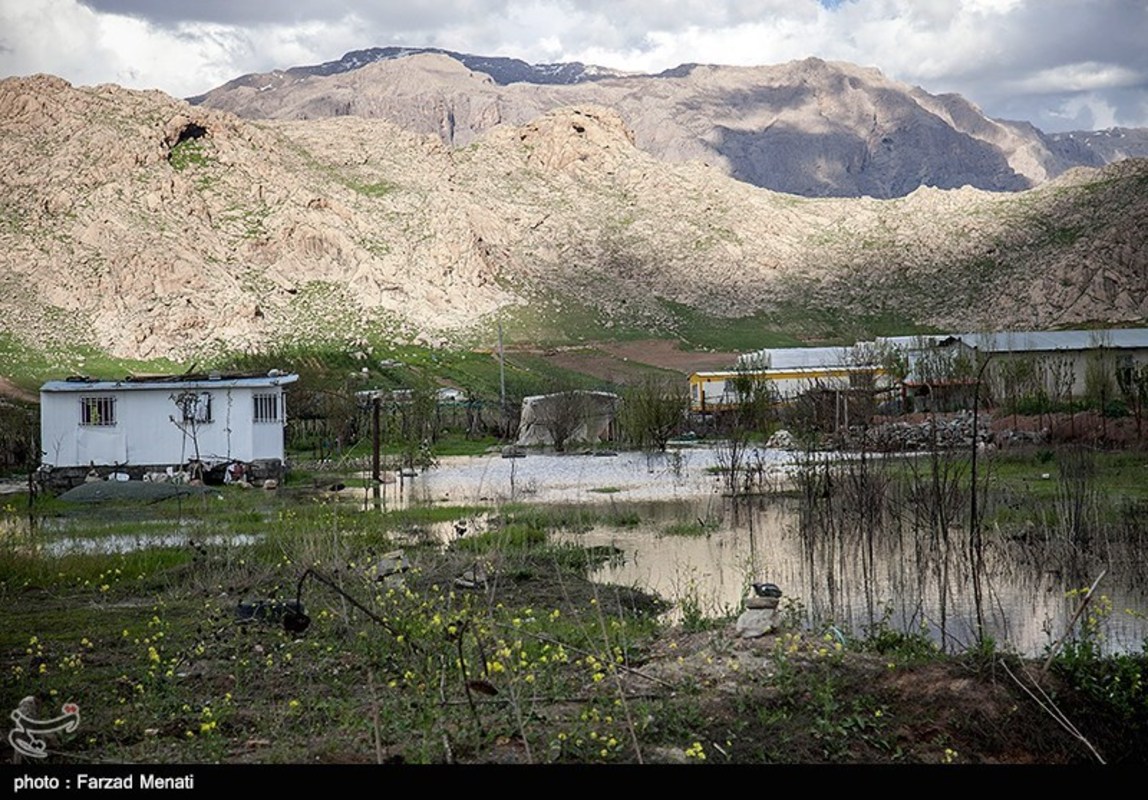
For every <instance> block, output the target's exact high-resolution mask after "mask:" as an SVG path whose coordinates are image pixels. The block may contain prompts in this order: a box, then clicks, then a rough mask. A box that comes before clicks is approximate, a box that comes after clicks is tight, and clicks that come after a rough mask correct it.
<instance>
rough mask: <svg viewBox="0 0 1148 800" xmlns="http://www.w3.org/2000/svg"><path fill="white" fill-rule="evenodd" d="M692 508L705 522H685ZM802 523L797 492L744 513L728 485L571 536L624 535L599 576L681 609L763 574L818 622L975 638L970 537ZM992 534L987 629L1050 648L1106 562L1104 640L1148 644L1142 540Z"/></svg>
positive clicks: (1019, 646)
mask: <svg viewBox="0 0 1148 800" xmlns="http://www.w3.org/2000/svg"><path fill="white" fill-rule="evenodd" d="M699 520H700V521H699ZM691 521H693V522H694V523H695V525H696V532H697V535H682V534H683V532H689V523H690V522H691ZM702 522H708V524H707V525H706V526H705V527H704V528H703V526H702V524H701V523H702ZM800 523H801V519H800V514H799V510H798V504H797V503H796V502H794V501H788V500H769V501H754V502H750V503H742V504H740V506H739V508H738V510H737V513H736V514H735V513H734V512H733V508H732V506H731V502H730V501H729V500H728V499H726V500H725V501H724V502H720V503H714V502H701V503H699V502H693V503H677V504H662V505H661V507H659V508H654V507H649V508H647V509H645V510H644V511H643V523H642V524H640V525H638V526H636V527H630V528H610V527H605V526H599V527H596V528H594V529H593V530H591V531H589V532H587V533H562V534H559V538H560V539H561V540H563V541H569V542H577V543H580V544H583V545H586V546H590V545H609V546H613V547H617V548H619V549H620V550H622V551H623V552H624V553H625V557H624V558H623V559H621V560H617V561H615V562H612V563H609V564H605V565H603V566H602V567H601V568H599V569H598V570H597V572H596V573H595V578H596V579H598V580H602V581H606V582H610V583H619V584H623V585H635V586H640V587H644V588H648V589H650V590H652V591H654V592H657V593H658V594H659V595H661V596H663V597H665V598H667V599H669V600H672V601H675V602H677V603H678V604H679V609H680V607H681V604H683V603H685V604H693V605H694V606H695V607H697V608H700V610H701V611H702V612H704V613H706V614H708V615H714V616H716V615H722V614H729V613H731V612H736V611H737V610H740V607H741V601H742V598H743V597H744V595H745V593H746V591H747V589H748V587H749V584H750V583H751V582H752V581H755V580H769V581H772V582H774V583H777V584H778V585H779V586H781V587H782V589H783V590H784V592H785V596H786V597H787V598H788V599H789V601H790V603H791V604H793V609H794V612H793V613H795V614H798V615H799V616H800V617H801V618H802V620H803V621H804V622H806V623H808V624H815V623H819V622H826V621H833V622H835V623H836V624H837V625H839V626H840V627H842V628H844V629H848V630H852V631H854V632H856V633H860V632H862V631H863V630H864V629H865V628H866V626H869V625H872V624H873V623H874V622H880V621H884V623H885V624H887V625H889V626H890V627H892V628H894V629H895V630H898V631H925V632H927V633H928V635H929V636H930V637H931V638H933V639H934V641H937V642H942V641H943V642H944V643H945V646H946V647H947V648H948V649H952V650H959V649H962V648H964V647H967V646H969V645H971V644H972V643H973V642H974V641H975V639H976V612H975V606H974V603H973V595H972V589H971V585H972V579H971V570H970V563H971V562H970V559H969V558H968V550H967V548H966V547H964V546H963V542H962V541H961V540H960V539H959V537H954V539H953V540H952V541H951V542H950V546H949V548H948V557H947V559H946V557H945V554H944V552H942V550H940V549H938V548H935V547H934V546H933V543H931V542H928V541H922V540H921V539H919V538H918V537H912V536H908V535H907V534H906V533H905V531H903V530H901V531H899V530H897V529H896V528H895V527H894V528H891V529H889V530H883V531H881V532H880V533H879V534H878V535H876V536H874V537H873V539H872V545H873V546H872V553H871V555H870V552H869V549H868V547H867V543H866V542H863V541H850V540H849V539H848V537H833V536H828V537H820V538H819V537H815V536H811V535H809V533H808V532H805V533H803V532H802V526H801V524H800ZM671 531H672V532H673V533H672V534H671V533H670V532H671ZM989 544H990V546H989V547H988V548H987V552H986V559H985V578H984V582H983V585H984V587H985V597H986V609H985V612H984V616H985V631H986V634H987V635H989V636H991V637H993V639H994V640H996V642H997V643H998V644H1000V645H1002V646H1007V647H1010V648H1012V649H1015V650H1017V651H1018V652H1020V653H1023V654H1026V655H1039V654H1040V653H1041V652H1042V651H1043V650H1044V649H1045V648H1046V646H1047V645H1048V644H1049V643H1050V642H1052V641H1053V640H1055V639H1056V638H1058V637H1059V636H1060V635H1062V634H1063V633H1064V632H1065V630H1066V627H1067V625H1068V622H1069V620H1070V619H1071V617H1072V615H1073V613H1074V612H1075V610H1076V608H1077V605H1078V603H1079V601H1078V599H1076V598H1068V597H1067V596H1066V595H1067V593H1068V592H1069V591H1071V590H1074V589H1082V588H1087V587H1088V586H1089V585H1090V584H1091V583H1092V581H1093V580H1094V579H1095V578H1096V577H1097V575H1099V574H1100V572H1101V571H1102V570H1105V569H1107V570H1108V571H1107V574H1106V575H1105V578H1104V580H1103V582H1102V583H1101V585H1100V587H1099V588H1098V590H1097V591H1098V593H1102V594H1104V595H1105V596H1106V597H1108V598H1109V599H1110V600H1111V603H1112V613H1111V614H1110V615H1109V616H1108V617H1107V619H1105V620H1104V621H1103V623H1102V627H1101V634H1102V637H1103V639H1104V641H1105V645H1106V647H1107V649H1108V650H1109V651H1111V652H1126V651H1133V652H1136V651H1139V650H1140V649H1141V646H1142V644H1143V642H1144V640H1145V638H1146V637H1148V621H1146V620H1145V617H1144V616H1143V613H1144V612H1145V611H1148V593H1146V592H1145V591H1144V581H1143V577H1142V574H1141V573H1142V571H1143V565H1138V564H1137V563H1136V560H1135V553H1132V552H1123V551H1122V549H1121V548H1120V547H1118V546H1112V547H1108V548H1106V551H1105V552H1104V553H1103V554H1091V555H1089V554H1082V553H1080V552H1077V551H1068V550H1064V551H1062V552H1057V548H1055V547H1054V546H1052V545H1048V544H1041V545H1033V544H1031V543H1027V544H1026V543H1022V542H1010V541H1007V540H1003V539H993V540H991V541H990V543H989ZM946 561H947V564H946ZM1128 611H1131V612H1133V613H1128ZM942 632H943V635H942Z"/></svg>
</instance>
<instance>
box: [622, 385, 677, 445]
mask: <svg viewBox="0 0 1148 800" xmlns="http://www.w3.org/2000/svg"><path fill="white" fill-rule="evenodd" d="M688 406H689V395H688V394H687V393H686V388H685V385H684V384H683V383H682V382H681V381H679V380H673V379H669V378H661V377H653V376H647V377H645V378H643V379H642V380H641V381H640V382H638V383H637V384H635V385H633V386H631V387H629V388H628V389H627V390H626V393H625V394H624V395H623V396H622V407H621V413H620V418H619V421H620V423H621V428H622V435H623V436H624V437H625V438H626V440H627V441H628V442H630V443H631V444H633V445H635V446H637V447H640V448H641V449H643V450H658V451H661V452H665V449H666V443H667V442H669V440H670V438H671V437H672V436H673V435H674V434H675V433H677V432H678V431H679V430H680V429H681V426H682V420H683V419H684V418H685V413H686V409H687V408H688Z"/></svg>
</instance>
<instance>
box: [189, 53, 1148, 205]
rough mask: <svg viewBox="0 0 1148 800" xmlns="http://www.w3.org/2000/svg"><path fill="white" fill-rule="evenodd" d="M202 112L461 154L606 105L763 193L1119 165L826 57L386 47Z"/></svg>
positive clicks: (660, 144)
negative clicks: (682, 58) (372, 128)
mask: <svg viewBox="0 0 1148 800" xmlns="http://www.w3.org/2000/svg"><path fill="white" fill-rule="evenodd" d="M376 56H377V57H376ZM509 63H513V64H514V65H515V67H514V69H510V68H508V67H506V64H509ZM523 65H525V66H523ZM193 99H194V100H195V101H196V102H197V103H201V104H204V105H207V106H210V107H215V108H221V109H224V110H229V111H232V112H233V113H236V114H238V115H240V116H244V117H246V118H251V119H257V118H279V119H289V118H293V119H314V118H320V117H328V116H347V115H355V116H366V117H372V118H381V119H387V120H389V121H391V122H394V123H396V124H398V125H400V126H402V127H405V128H407V129H409V130H413V131H416V132H419V133H433V134H435V135H437V136H439V138H440V139H441V140H442V141H443V142H444V143H446V144H449V145H452V146H466V145H467V144H469V143H470V142H471V141H472V140H473V139H474V138H475V137H476V136H478V135H480V134H481V133H482V132H483V131H485V130H487V129H489V128H490V127H492V126H493V125H496V124H502V123H510V124H524V123H526V122H528V121H529V120H530V119H533V118H534V117H536V116H538V115H539V114H542V113H544V112H546V111H548V110H551V109H553V108H557V107H560V106H570V105H578V104H587V103H588V104H593V105H602V106H608V107H611V108H614V109H615V110H617V111H618V112H619V113H620V114H621V115H622V117H623V119H624V120H625V121H626V124H627V125H628V126H629V127H630V128H631V129H632V130H633V131H634V133H635V138H636V141H637V143H638V146H639V147H641V148H642V149H644V150H646V151H648V152H650V153H652V154H654V155H655V156H657V157H659V158H662V159H664V160H667V161H671V162H675V163H676V162H681V161H687V160H691V159H696V160H700V161H702V162H704V163H709V164H711V165H713V166H717V167H718V168H720V169H722V170H723V171H725V172H726V173H727V174H729V175H732V176H733V177H735V178H737V179H738V180H742V181H745V182H747V183H750V184H752V185H755V186H759V187H762V188H769V189H773V190H775V191H782V192H786V193H790V194H798V195H802V196H809V197H859V196H873V197H879V198H890V197H901V196H905V195H906V194H908V193H909V192H911V191H912V190H913V189H915V188H916V187H917V186H920V185H931V186H937V187H940V188H959V187H960V186H962V185H966V184H968V185H972V186H975V187H977V188H982V189H988V190H992V191H1019V190H1021V189H1026V188H1032V187H1033V186H1036V185H1039V184H1041V183H1043V182H1045V181H1047V180H1049V179H1051V178H1053V177H1055V176H1056V175H1059V174H1061V173H1062V172H1064V171H1065V170H1066V169H1069V168H1071V167H1073V166H1082V165H1083V166H1102V165H1103V164H1104V163H1108V162H1109V161H1111V160H1114V159H1115V158H1116V156H1117V154H1118V151H1117V150H1116V149H1114V148H1107V149H1106V148H1104V147H1101V146H1095V147H1094V146H1090V145H1088V144H1082V143H1081V142H1082V139H1077V140H1073V139H1071V137H1057V136H1049V135H1047V134H1044V133H1043V132H1041V131H1040V130H1039V129H1037V128H1036V127H1035V126H1033V125H1031V124H1029V123H1025V122H1010V121H1006V120H993V119H990V118H988V117H986V116H985V115H984V114H983V113H982V112H981V110H980V109H979V108H978V107H977V106H976V105H975V104H973V103H971V102H970V101H968V100H967V99H965V98H962V97H960V96H959V95H953V94H947V95H931V94H929V93H928V92H926V91H925V90H924V89H922V88H920V87H910V86H908V85H906V84H902V83H900V82H897V81H894V80H890V79H888V78H886V77H885V76H884V75H883V74H882V73H881V72H880V71H879V70H878V69H876V68H874V67H860V66H857V65H854V64H849V63H847V62H827V61H823V60H821V59H818V58H806V59H803V60H799V61H792V62H788V63H786V64H780V65H772V66H749V67H746V66H738V67H733V66H717V65H703V64H683V65H679V66H678V67H674V68H671V69H668V70H664V71H662V72H660V73H656V74H627V73H618V72H614V71H610V70H602V69H600V68H594V67H587V66H586V65H583V64H580V63H577V62H575V63H572V64H569V65H562V64H557V65H554V64H551V65H540V66H538V67H534V66H532V65H527V64H525V62H521V61H517V60H514V59H498V58H487V57H482V56H471V55H467V54H459V53H454V52H452V51H446V50H439V49H433V48H374V49H372V50H365V51H353V52H352V53H348V54H347V55H346V56H344V57H343V59H339V60H337V61H333V62H326V63H325V64H323V65H316V66H313V67H293V68H291V69H289V70H287V71H280V72H274V73H264V74H251V75H247V76H242V77H241V78H237V79H235V80H234V81H231V82H229V83H227V84H224V85H223V86H221V87H218V88H216V89H213V90H211V91H210V92H207V93H205V94H203V95H199V96H197V97H196V98H193ZM1133 139H1134V141H1132V140H1133ZM1129 144H1131V147H1129V148H1126V149H1125V151H1124V152H1123V155H1131V156H1145V155H1148V132H1145V135H1144V137H1143V139H1141V138H1138V137H1130V139H1129Z"/></svg>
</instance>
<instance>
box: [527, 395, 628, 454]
mask: <svg viewBox="0 0 1148 800" xmlns="http://www.w3.org/2000/svg"><path fill="white" fill-rule="evenodd" d="M619 400H620V398H619V397H618V395H616V394H611V393H610V392H590V391H582V390H578V391H572V392H556V393H554V394H538V395H533V396H531V397H524V398H522V416H521V418H520V419H519V422H518V440H517V442H516V444H518V445H520V446H523V447H526V446H530V445H552V444H554V442H555V439H556V438H562V439H564V442H565V443H574V442H579V443H587V442H598V441H604V440H606V439H607V438H608V436H609V434H610V424H611V423H612V422H613V421H614V416H615V415H616V414H617V410H618V402H619Z"/></svg>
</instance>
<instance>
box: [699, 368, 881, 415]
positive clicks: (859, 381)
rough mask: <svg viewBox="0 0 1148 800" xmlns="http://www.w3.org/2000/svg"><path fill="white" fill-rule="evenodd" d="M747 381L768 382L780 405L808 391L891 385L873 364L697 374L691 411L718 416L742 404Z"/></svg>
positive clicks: (878, 387) (873, 387)
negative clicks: (743, 389) (742, 392)
mask: <svg viewBox="0 0 1148 800" xmlns="http://www.w3.org/2000/svg"><path fill="white" fill-rule="evenodd" d="M746 379H748V380H752V381H754V382H755V383H759V382H765V383H767V384H768V387H769V389H770V391H771V392H772V394H773V396H774V397H776V398H777V400H778V401H780V402H787V401H789V400H792V399H793V398H795V397H797V396H799V395H801V394H804V393H805V392H809V391H816V390H828V391H846V390H858V389H885V388H888V383H889V382H888V377H887V374H886V372H885V370H884V369H882V368H881V367H878V366H871V365H866V366H826V367H792V368H788V369H758V370H727V371H718V372H695V373H693V374H692V375H690V410H691V411H694V412H697V413H716V412H721V411H727V410H729V409H731V408H734V407H736V406H737V405H738V404H739V403H740V402H741V401H742V397H741V393H740V392H739V390H738V385H739V383H740V382H742V381H745V380H746ZM743 385H744V384H743Z"/></svg>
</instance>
